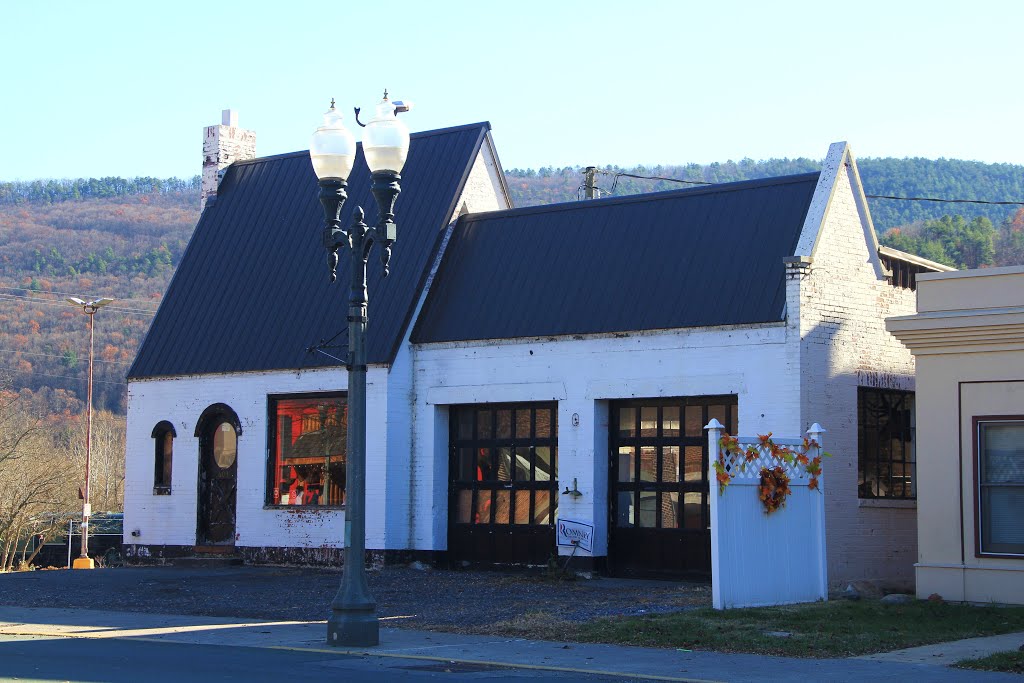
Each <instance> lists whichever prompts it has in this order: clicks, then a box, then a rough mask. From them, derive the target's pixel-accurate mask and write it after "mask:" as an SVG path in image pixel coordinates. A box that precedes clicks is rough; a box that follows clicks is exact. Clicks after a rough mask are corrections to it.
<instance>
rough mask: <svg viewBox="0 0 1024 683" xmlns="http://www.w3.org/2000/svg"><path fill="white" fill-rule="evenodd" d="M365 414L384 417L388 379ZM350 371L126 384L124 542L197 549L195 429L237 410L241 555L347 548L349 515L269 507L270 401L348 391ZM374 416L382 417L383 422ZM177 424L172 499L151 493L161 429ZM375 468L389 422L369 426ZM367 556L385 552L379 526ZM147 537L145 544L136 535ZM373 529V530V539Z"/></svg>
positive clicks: (371, 474)
mask: <svg viewBox="0 0 1024 683" xmlns="http://www.w3.org/2000/svg"><path fill="white" fill-rule="evenodd" d="M367 375H368V376H367V406H368V411H369V413H370V414H371V415H374V414H376V415H381V416H383V412H382V411H383V406H384V405H385V399H384V392H385V391H386V388H387V375H386V370H385V369H384V368H380V367H371V368H369V371H368V373H367ZM346 382H347V380H346V373H345V370H344V369H329V370H311V371H306V372H303V373H301V374H297V373H295V372H267V373H239V374H231V375H205V376H194V377H181V378H171V379H155V380H143V381H138V380H136V381H132V382H130V383H129V385H128V428H127V461H126V464H125V495H124V503H125V537H124V538H125V543H137V544H142V545H194V544H195V542H196V510H197V504H198V475H199V440H198V439H197V438H196V437H195V436H194V434H195V428H196V421H197V420H198V419H199V416H200V415H202V412H203V410H205V409H206V408H207V407H208V406H210V405H212V404H214V403H224V404H226V405H228V406H230V407H231V408H232V409H233V410H234V411H235V412H236V413H237V415H238V417H239V420H240V421H241V424H242V435H241V436H240V437H239V439H238V499H237V508H236V531H237V534H238V536H237V540H236V545H238V546H256V547H260V546H272V547H341V546H342V539H343V533H344V520H345V515H344V512H343V511H341V510H317V511H312V510H308V509H307V510H303V509H301V508H273V507H266V506H265V504H264V501H265V500H266V486H267V482H266V479H267V456H268V452H267V427H268V424H267V417H268V415H267V409H268V405H267V396H268V395H269V394H290V393H306V392H319V391H344V390H345V388H346ZM374 411H377V412H376V413H375V412H374ZM161 420H168V421H170V422H172V423H173V424H174V427H175V430H176V431H177V434H178V436H177V438H176V439H175V440H174V456H173V458H174V459H173V464H172V473H171V481H172V484H171V495H169V496H163V495H159V496H158V495H154V494H153V458H154V444H153V439H152V437H151V434H152V430H153V427H154V426H155V425H156V424H157V423H158V422H160V421H161ZM368 422H369V424H368V431H367V462H368V463H375V462H382V461H383V460H384V452H385V450H386V441H385V430H384V420H383V419H378V420H369V421H368ZM379 479H380V471H379V469H374V468H373V467H372V466H371V467H370V468H368V473H367V489H368V492H369V495H370V496H373V495H380V493H381V491H382V490H383V486H382V484H381V483H380V481H379ZM367 526H368V541H367V543H368V545H369V547H380V546H378V545H375V543H381V539H380V537H381V536H382V532H381V531H380V528H379V526H377V525H371V524H368V525H367ZM136 529H137V530H139V532H140V535H139V536H138V537H133V536H131V532H132V531H133V530H136ZM370 529H372V530H373V533H372V535H371V532H370Z"/></svg>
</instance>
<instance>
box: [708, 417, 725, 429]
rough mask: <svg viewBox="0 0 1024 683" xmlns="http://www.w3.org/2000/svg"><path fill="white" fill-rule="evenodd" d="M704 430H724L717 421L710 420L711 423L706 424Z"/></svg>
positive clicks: (722, 425) (723, 426)
mask: <svg viewBox="0 0 1024 683" xmlns="http://www.w3.org/2000/svg"><path fill="white" fill-rule="evenodd" d="M704 429H725V425H724V424H722V423H721V422H719V421H718V420H717V419H715V418H711V422H708V423H707V426H705V427H704Z"/></svg>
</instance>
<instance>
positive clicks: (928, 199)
mask: <svg viewBox="0 0 1024 683" xmlns="http://www.w3.org/2000/svg"><path fill="white" fill-rule="evenodd" d="M598 173H601V174H603V175H610V176H613V178H614V179H613V180H612V189H611V190H609V193H611V192H614V191H615V187H616V186H617V185H618V183H619V178H637V179H639V180H664V181H666V182H670V183H684V184H686V185H715V184H717V183H709V182H705V181H702V180H682V179H681V178H667V177H665V176H658V175H637V174H635V173H621V172H617V171H602V170H599V171H598ZM581 187H582V186H581ZM576 196H577V197H579V190H578V189H577V190H576ZM864 196H865V197H867V198H868V199H896V200H899V201H904V202H942V203H946V204H990V205H993V206H1024V202H997V201H990V200H988V199H945V198H939V197H896V196H894V195H886V194H866V195H864Z"/></svg>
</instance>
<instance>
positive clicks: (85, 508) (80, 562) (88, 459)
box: [66, 296, 114, 569]
mask: <svg viewBox="0 0 1024 683" xmlns="http://www.w3.org/2000/svg"><path fill="white" fill-rule="evenodd" d="M66 301H67V302H68V303H69V304H71V305H72V306H77V307H80V308H81V309H82V311H83V312H84V313H85V314H86V315H87V316H89V387H88V389H86V392H87V393H88V398H87V399H86V406H87V407H86V410H85V412H86V415H87V417H86V428H85V487H84V489H83V491H82V552H81V554H80V555H79V556H78V557H77V558H75V562H74V564H73V565H72V566H73V567H74V568H75V569H94V568H95V566H96V565H95V563H94V562H93V560H92V558H91V557H89V515H91V514H92V506H91V505H90V504H89V468H90V466H91V465H92V357H93V354H92V349H93V337H94V336H95V335H94V334H93V327H94V326H95V324H96V323H95V318H96V311H98V310H100V308H102V307H103V306H106V305H107V304H109V303H113V301H114V300H113V299H107V298H103V299H96V300H95V301H89V302H86V301H83V300H82V299H79V298H78V297H76V296H72V297H68V298H67V299H66ZM69 542H70V541H69Z"/></svg>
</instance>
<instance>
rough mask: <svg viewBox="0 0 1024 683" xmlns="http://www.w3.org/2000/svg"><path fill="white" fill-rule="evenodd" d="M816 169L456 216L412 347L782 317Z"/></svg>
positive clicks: (414, 333) (742, 321)
mask: <svg viewBox="0 0 1024 683" xmlns="http://www.w3.org/2000/svg"><path fill="white" fill-rule="evenodd" d="M817 180H818V174H817V173H810V174H805V175H796V176H786V177H782V178H771V179H765V180H756V181H748V182H740V183H729V184H723V185H714V186H709V187H701V188H697V189H686V190H678V191H673V192H659V193H655V194H646V195H635V196H631V197H625V198H611V199H599V200H592V201H586V202H574V203H569V204H557V205H552V206H543V207H530V208H524V209H513V210H509V211H498V212H492V213H481V214H473V215H469V216H463V217H462V218H461V219H460V220H459V222H458V223H457V224H456V226H455V229H454V232H453V235H452V239H451V241H450V242H449V244H448V247H447V248H446V250H445V255H444V259H443V261H442V265H441V269H440V272H439V273H438V276H437V278H436V280H435V281H434V283H433V284H432V285H431V288H430V293H429V295H428V297H427V301H426V304H425V306H424V308H423V311H422V312H421V314H420V316H419V320H418V322H417V324H416V328H415V329H414V330H413V335H412V340H413V341H414V342H443V341H460V340H471V339H508V338H516V337H544V336H552V335H566V334H596V333H610V332H628V331H635V330H655V329H673V328H683V327H699V326H708V325H729V324H743V323H759V322H770V321H778V320H781V319H782V318H783V316H784V307H785V283H784V276H783V263H782V259H783V258H784V257H786V256H791V255H793V250H794V249H795V248H796V244H797V239H798V238H799V236H800V230H801V228H802V227H803V222H804V217H805V216H806V214H807V208H808V206H809V205H810V201H811V196H812V195H813V194H814V188H815V185H816V183H817Z"/></svg>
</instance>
